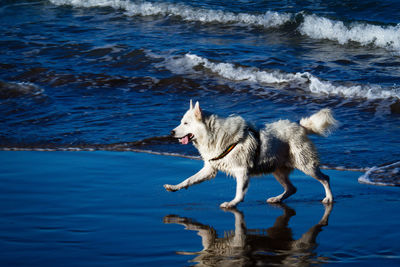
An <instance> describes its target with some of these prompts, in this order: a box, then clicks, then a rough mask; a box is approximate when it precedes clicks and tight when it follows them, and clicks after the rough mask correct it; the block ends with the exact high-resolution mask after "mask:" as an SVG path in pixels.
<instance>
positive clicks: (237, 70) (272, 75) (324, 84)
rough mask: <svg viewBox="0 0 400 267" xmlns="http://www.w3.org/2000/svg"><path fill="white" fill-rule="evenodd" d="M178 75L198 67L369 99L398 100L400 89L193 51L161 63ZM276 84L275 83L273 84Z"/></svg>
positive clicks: (229, 75)
mask: <svg viewBox="0 0 400 267" xmlns="http://www.w3.org/2000/svg"><path fill="white" fill-rule="evenodd" d="M162 64H164V65H165V67H166V68H168V69H169V70H170V71H172V72H174V73H177V74H185V73H193V72H198V71H199V67H202V68H203V69H206V70H207V71H209V72H211V73H214V74H216V75H218V76H220V77H223V78H225V79H229V80H231V81H235V82H250V83H255V84H258V85H264V84H266V85H270V86H273V87H274V85H279V88H281V87H282V85H286V86H285V87H284V88H286V89H288V90H290V89H292V88H294V89H301V90H303V91H305V92H311V93H314V94H325V95H333V96H341V97H345V98H358V99H368V100H383V99H396V100H398V99H400V88H384V87H382V86H380V85H357V84H352V85H341V84H336V83H333V82H330V81H324V80H322V79H320V78H318V77H316V76H314V75H312V74H311V73H309V72H297V73H284V72H282V71H269V70H268V71H267V70H260V69H257V68H253V67H246V66H238V65H235V64H232V63H223V62H222V63H221V62H213V61H210V60H209V59H207V58H203V57H200V56H198V55H194V54H190V53H188V54H185V55H184V56H175V57H174V56H168V57H166V58H165V61H164V62H163V63H162ZM276 87H278V86H276Z"/></svg>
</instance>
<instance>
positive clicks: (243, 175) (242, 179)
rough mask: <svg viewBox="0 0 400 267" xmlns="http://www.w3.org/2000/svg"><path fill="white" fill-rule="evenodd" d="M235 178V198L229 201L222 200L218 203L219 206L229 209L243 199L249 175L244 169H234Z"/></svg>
mask: <svg viewBox="0 0 400 267" xmlns="http://www.w3.org/2000/svg"><path fill="white" fill-rule="evenodd" d="M235 178H236V195H235V198H234V199H232V200H231V201H229V202H224V203H222V204H221V205H220V208H223V209H230V208H234V207H235V206H236V205H237V204H238V203H239V202H242V201H243V200H244V196H245V195H246V192H247V189H248V187H249V182H250V181H249V176H248V174H247V171H246V170H245V169H239V170H236V171H235Z"/></svg>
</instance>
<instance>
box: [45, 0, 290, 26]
mask: <svg viewBox="0 0 400 267" xmlns="http://www.w3.org/2000/svg"><path fill="white" fill-rule="evenodd" d="M50 2H51V3H53V4H56V5H71V6H75V7H112V8H114V9H120V10H124V11H125V12H126V15H128V16H177V17H180V18H182V19H183V20H185V21H194V22H202V23H213V22H218V23H240V24H245V25H255V26H262V27H266V28H269V27H277V26H280V25H283V24H285V23H286V22H288V21H290V20H291V18H292V15H290V14H285V13H278V12H272V11H266V12H265V13H264V14H260V15H255V14H249V13H233V12H226V11H221V10H209V9H203V8H195V7H190V6H187V5H183V4H172V3H162V2H161V3H160V2H158V3H152V2H131V1H128V0H50Z"/></svg>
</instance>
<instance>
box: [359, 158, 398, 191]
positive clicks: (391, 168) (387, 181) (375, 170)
mask: <svg viewBox="0 0 400 267" xmlns="http://www.w3.org/2000/svg"><path fill="white" fill-rule="evenodd" d="M358 182H360V183H363V184H372V185H382V186H400V161H398V162H395V163H391V164H386V165H383V166H380V167H376V166H375V167H372V168H370V169H369V170H368V171H367V172H366V173H365V174H364V175H362V176H361V177H360V178H358Z"/></svg>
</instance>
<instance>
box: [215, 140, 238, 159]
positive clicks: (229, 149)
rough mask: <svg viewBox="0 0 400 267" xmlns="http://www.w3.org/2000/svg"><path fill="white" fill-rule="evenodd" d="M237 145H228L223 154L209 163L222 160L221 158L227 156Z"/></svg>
mask: <svg viewBox="0 0 400 267" xmlns="http://www.w3.org/2000/svg"><path fill="white" fill-rule="evenodd" d="M237 144H238V143H234V144H232V145H230V146H229V147H228V148H227V149H225V151H224V152H222V153H221V154H220V155H219V156H217V157H215V158H212V159H210V161H215V160H219V159H222V158H223V157H225V156H226V155H228V154H229V152H231V151H232V150H233V149H234V148H235V146H236V145H237Z"/></svg>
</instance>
